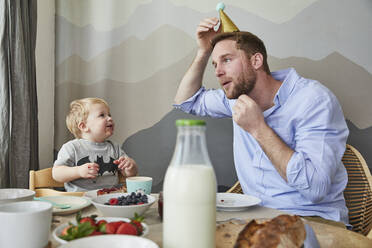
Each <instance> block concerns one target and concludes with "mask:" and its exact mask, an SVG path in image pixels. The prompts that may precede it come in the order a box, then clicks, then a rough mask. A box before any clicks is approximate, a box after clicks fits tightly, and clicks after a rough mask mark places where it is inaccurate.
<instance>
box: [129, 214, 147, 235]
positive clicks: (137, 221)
mask: <svg viewBox="0 0 372 248" xmlns="http://www.w3.org/2000/svg"><path fill="white" fill-rule="evenodd" d="M143 219H144V217H143V216H140V215H138V214H137V213H134V218H132V219H131V221H130V223H131V224H132V225H133V226H135V227H136V228H137V232H138V235H141V234H142V232H143V226H142V224H141V222H142V221H143Z"/></svg>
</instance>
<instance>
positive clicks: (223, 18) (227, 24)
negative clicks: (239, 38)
mask: <svg viewBox="0 0 372 248" xmlns="http://www.w3.org/2000/svg"><path fill="white" fill-rule="evenodd" d="M224 9H225V4H224V3H219V4H217V6H216V10H217V11H218V12H219V13H220V23H221V24H220V25H221V32H222V33H226V32H239V29H238V27H237V26H236V25H235V24H234V23H233V21H231V19H230V18H229V17H228V16H227V15H226V13H225V12H224V11H223V10H224Z"/></svg>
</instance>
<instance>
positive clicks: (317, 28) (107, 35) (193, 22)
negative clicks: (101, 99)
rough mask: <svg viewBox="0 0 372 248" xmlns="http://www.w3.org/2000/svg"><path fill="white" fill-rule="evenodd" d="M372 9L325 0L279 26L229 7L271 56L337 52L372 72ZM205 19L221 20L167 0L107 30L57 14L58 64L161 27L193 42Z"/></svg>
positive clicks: (361, 1)
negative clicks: (261, 40) (184, 36)
mask: <svg viewBox="0 0 372 248" xmlns="http://www.w3.org/2000/svg"><path fill="white" fill-rule="evenodd" d="M247 4H248V5H249V3H247ZM335 6H336V7H335ZM350 9H353V11H350ZM371 11H372V2H371V1H370V0H355V1H347V0H341V1H339V0H323V1H317V2H315V3H314V4H312V5H310V6H309V7H308V8H305V9H304V10H303V11H302V12H300V13H299V14H298V15H297V16H295V17H294V18H292V19H291V20H289V21H287V22H285V23H282V24H276V23H273V22H271V21H268V20H266V19H264V18H262V17H259V16H257V15H254V14H252V13H250V12H248V11H247V10H245V9H242V8H238V7H234V6H231V7H230V6H229V7H228V10H227V12H228V13H229V15H230V16H231V17H232V18H233V19H234V22H235V23H236V24H237V25H238V27H239V28H240V29H241V30H248V31H250V32H253V33H255V34H257V35H258V36H259V37H261V38H262V39H263V40H264V42H265V43H266V45H267V47H268V51H269V54H270V55H272V56H275V57H279V58H285V57H290V56H298V57H306V58H310V59H315V60H318V59H321V58H323V57H325V56H327V55H329V54H331V53H333V52H334V51H336V52H339V53H340V54H342V55H343V56H345V57H347V58H348V59H350V60H351V61H353V62H354V63H356V64H358V65H360V66H362V67H364V68H365V69H366V70H367V71H369V72H370V73H372V61H371V59H370V57H371V55H372V51H371V50H370V49H368V50H366V48H367V47H368V46H369V43H370V41H371V33H372V15H371V14H370V13H371ZM207 16H217V12H216V11H215V10H214V6H211V11H210V12H208V13H201V12H198V11H195V10H193V9H190V8H185V7H178V6H175V5H173V4H172V3H171V2H168V1H166V0H157V1H152V2H151V3H149V4H143V5H140V6H139V7H138V8H137V9H136V10H135V11H134V12H133V15H132V16H131V18H130V19H129V21H128V22H127V23H126V24H125V25H123V26H121V27H117V28H114V29H112V30H108V31H98V30H96V29H94V28H93V26H92V25H87V26H84V27H79V26H76V25H74V24H73V23H71V22H69V21H68V20H67V19H65V18H64V17H61V16H58V15H57V17H56V18H57V20H56V24H57V27H56V28H57V46H56V48H57V51H56V60H57V64H60V63H62V62H63V61H64V60H65V59H67V58H68V57H69V56H71V55H73V54H76V55H78V56H80V57H82V58H83V59H84V60H90V59H92V58H94V57H95V56H97V55H98V54H100V53H102V52H103V51H105V50H107V49H110V48H111V47H113V46H117V45H118V44H120V43H121V42H123V41H124V40H126V39H128V38H129V37H131V36H134V37H137V38H138V39H140V40H142V39H146V38H147V36H149V35H150V34H151V33H153V32H154V31H155V30H156V29H158V28H160V27H161V26H163V25H170V26H173V27H175V28H178V29H180V30H182V31H183V32H185V33H187V34H188V35H190V37H191V38H194V37H195V29H196V26H197V25H198V23H199V21H200V20H201V19H202V18H204V17H207ZM144 17H145V18H144ZM356 27H357V28H356ZM361 30H362V31H361ZM355 37H357V38H355Z"/></svg>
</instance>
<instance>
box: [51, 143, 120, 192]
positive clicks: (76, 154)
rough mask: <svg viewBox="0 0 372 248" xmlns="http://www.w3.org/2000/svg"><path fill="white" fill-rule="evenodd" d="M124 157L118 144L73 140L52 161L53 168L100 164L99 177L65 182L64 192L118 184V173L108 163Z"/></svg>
mask: <svg viewBox="0 0 372 248" xmlns="http://www.w3.org/2000/svg"><path fill="white" fill-rule="evenodd" d="M125 155H126V154H125V152H124V151H123V149H121V147H120V146H119V145H118V144H115V143H113V142H111V141H109V140H107V141H105V142H103V143H95V142H92V141H89V140H85V139H74V140H71V141H69V142H67V143H65V144H64V145H63V146H62V147H61V150H60V151H59V152H58V157H57V160H56V161H54V166H56V165H67V166H80V165H83V164H85V163H100V164H101V165H103V166H100V171H99V175H98V176H97V177H96V178H94V179H90V178H89V179H85V178H80V179H76V180H73V181H70V182H67V183H65V188H66V191H70V192H71V191H88V190H94V189H100V188H110V187H112V186H114V185H116V184H118V183H119V178H118V173H120V172H118V171H117V170H113V167H112V165H111V163H110V162H112V161H113V160H116V159H118V158H119V157H120V156H125ZM114 173H115V174H114ZM100 174H102V175H100Z"/></svg>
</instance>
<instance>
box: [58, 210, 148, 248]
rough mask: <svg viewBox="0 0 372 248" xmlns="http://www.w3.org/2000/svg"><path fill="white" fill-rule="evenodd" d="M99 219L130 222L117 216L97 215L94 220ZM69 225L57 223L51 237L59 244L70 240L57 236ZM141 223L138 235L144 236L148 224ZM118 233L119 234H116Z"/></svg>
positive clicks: (74, 222)
mask: <svg viewBox="0 0 372 248" xmlns="http://www.w3.org/2000/svg"><path fill="white" fill-rule="evenodd" d="M100 220H105V221H107V222H113V221H125V222H130V219H128V218H118V217H97V218H96V221H100ZM72 224H76V221H75V220H73V221H72ZM68 225H69V223H63V224H61V225H59V226H58V227H57V228H56V229H54V231H53V238H54V239H55V240H56V241H57V242H58V243H60V244H66V243H67V242H71V241H66V240H64V239H61V238H60V237H59V236H60V235H61V233H62V231H63V229H65V228H66V227H67V226H68ZM141 225H142V227H143V232H142V234H141V235H140V237H144V236H146V235H147V234H148V233H149V226H148V225H147V224H146V223H143V222H141ZM104 235H107V234H104ZM118 235H119V234H118ZM84 238H87V237H84Z"/></svg>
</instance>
